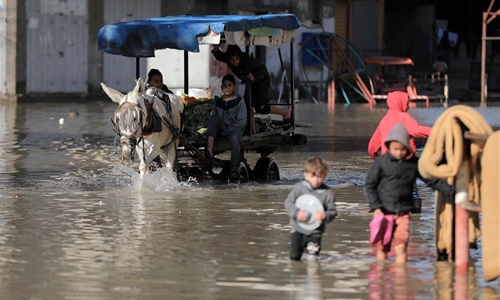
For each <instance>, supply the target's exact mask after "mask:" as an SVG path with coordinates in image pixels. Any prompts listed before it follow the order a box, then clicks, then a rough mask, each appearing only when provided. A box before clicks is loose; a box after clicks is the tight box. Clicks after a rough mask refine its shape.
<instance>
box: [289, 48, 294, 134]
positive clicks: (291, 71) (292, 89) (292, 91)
mask: <svg viewBox="0 0 500 300" xmlns="http://www.w3.org/2000/svg"><path fill="white" fill-rule="evenodd" d="M290 61H291V64H290V91H291V93H292V95H293V94H294V91H295V87H294V83H295V74H294V70H293V64H294V57H293V41H292V42H290ZM291 98H294V97H291ZM291 102H292V103H291V104H292V116H293V118H292V128H295V99H291Z"/></svg>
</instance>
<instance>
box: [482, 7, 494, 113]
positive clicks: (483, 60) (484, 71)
mask: <svg viewBox="0 0 500 300" xmlns="http://www.w3.org/2000/svg"><path fill="white" fill-rule="evenodd" d="M492 3H493V1H492ZM490 6H491V5H490ZM487 19H488V13H487V12H485V13H483V22H482V34H481V106H483V107H484V106H485V102H486V86H485V84H486V83H485V76H486V21H487Z"/></svg>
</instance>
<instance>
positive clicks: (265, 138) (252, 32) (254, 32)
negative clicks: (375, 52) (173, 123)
mask: <svg viewBox="0 0 500 300" xmlns="http://www.w3.org/2000/svg"><path fill="white" fill-rule="evenodd" d="M299 27H300V24H299V22H298V20H297V17H296V16H295V15H293V14H269V15H259V16H239V15H208V16H191V15H184V16H172V17H164V18H151V19H144V20H137V21H131V22H122V23H115V24H109V25H106V26H103V27H102V28H101V29H100V30H99V33H98V45H99V49H100V50H104V51H105V52H106V53H110V54H115V55H122V56H127V57H135V59H136V78H139V77H140V76H139V69H140V68H139V66H140V58H141V57H153V56H155V53H154V52H155V50H158V49H166V48H169V49H178V50H182V51H184V92H185V93H186V94H187V92H188V88H189V82H188V81H189V80H188V78H189V77H188V55H187V53H188V51H191V52H199V45H200V44H220V43H227V44H235V45H243V46H245V53H246V55H248V53H249V47H250V46H267V47H273V46H278V45H282V44H286V43H289V44H290V48H289V51H290V59H291V60H292V62H291V64H290V72H285V74H289V76H290V80H289V89H287V88H285V90H286V93H285V96H286V97H285V98H286V100H287V101H286V103H284V104H278V103H269V104H270V105H287V106H290V107H291V108H292V115H293V116H295V113H294V111H295V107H294V102H293V101H292V100H291V95H293V93H292V91H293V90H294V78H293V77H294V71H293V40H294V38H295V30H296V29H297V28H299ZM278 54H279V58H280V61H281V63H282V64H281V65H282V67H283V70H284V71H285V67H284V64H283V60H282V55H281V51H280V49H279V48H278ZM284 78H285V87H288V85H287V82H286V81H287V77H286V76H285V77H284ZM247 84H249V83H247ZM247 90H249V86H248V85H247ZM250 99H251V98H250V95H249V93H245V102H246V105H247V108H249V107H251V104H250V103H251V100H250ZM250 124H251V122H250V110H249V113H248V122H247V126H249V125H250ZM295 126H296V124H295V120H294V119H293V120H292V127H291V130H290V131H288V133H286V134H283V130H282V128H281V127H279V125H278V128H277V129H273V130H268V131H265V132H261V133H256V134H252V132H251V130H249V128H247V130H246V131H245V132H246V134H245V135H244V136H243V138H242V149H241V151H242V154H244V153H245V152H247V151H256V152H257V153H259V154H260V158H259V159H258V160H257V162H256V164H255V166H253V168H252V167H251V166H249V164H248V163H247V160H246V158H245V156H244V155H242V161H241V163H240V168H239V171H240V182H246V181H250V180H256V181H274V180H279V179H280V174H279V169H278V164H277V162H276V161H275V159H274V158H272V157H271V156H270V154H272V153H273V151H274V150H275V149H276V146H275V145H272V141H276V140H278V141H280V142H281V143H282V144H284V145H293V144H298V143H305V142H306V141H307V139H306V137H305V136H303V135H299V134H295V132H294V131H295ZM177 135H178V138H179V140H180V143H179V147H178V148H177V159H176V163H175V171H176V173H177V177H178V179H179V181H184V180H188V179H189V178H192V177H195V178H197V179H202V178H205V177H209V178H212V179H218V180H222V181H225V180H227V179H228V178H229V174H230V173H229V172H230V170H229V164H230V161H229V160H213V159H210V158H209V157H208V155H207V154H206V151H205V146H206V138H204V137H197V138H190V137H186V136H185V135H184V134H183V132H182V131H180V130H179V132H177ZM230 149H231V146H230V144H229V142H228V141H225V140H223V139H217V140H216V143H215V145H214V154H215V155H217V154H220V153H223V152H225V151H228V150H230Z"/></svg>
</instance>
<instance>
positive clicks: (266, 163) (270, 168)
mask: <svg viewBox="0 0 500 300" xmlns="http://www.w3.org/2000/svg"><path fill="white" fill-rule="evenodd" d="M253 174H254V179H255V180H258V181H262V182H268V181H276V180H280V171H279V169H278V164H277V163H276V160H275V159H274V158H272V157H261V158H259V160H257V163H256V164H255V168H254V170H253Z"/></svg>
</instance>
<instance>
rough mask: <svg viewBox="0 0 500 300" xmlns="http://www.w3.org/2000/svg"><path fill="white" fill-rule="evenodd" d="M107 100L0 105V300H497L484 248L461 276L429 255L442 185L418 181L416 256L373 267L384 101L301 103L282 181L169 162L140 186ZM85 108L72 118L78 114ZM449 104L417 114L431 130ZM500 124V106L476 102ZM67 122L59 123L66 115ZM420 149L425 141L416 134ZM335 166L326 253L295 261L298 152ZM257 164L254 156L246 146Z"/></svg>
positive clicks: (499, 288) (499, 289)
mask: <svg viewBox="0 0 500 300" xmlns="http://www.w3.org/2000/svg"><path fill="white" fill-rule="evenodd" d="M115 108H116V106H115V104H113V103H111V101H84V100H82V101H79V102H63V103H54V102H42V101H37V102H31V103H30V102H20V103H12V102H2V103H0V115H1V117H0V187H1V189H0V299H273V300H277V299H314V300H316V299H499V298H500V283H499V282H498V280H497V281H494V282H490V283H486V282H484V280H483V279H482V271H481V258H480V254H481V252H480V249H479V250H471V256H472V261H471V267H470V269H469V272H468V275H467V276H465V277H457V278H455V276H454V266H453V264H450V263H447V262H438V263H436V262H434V252H435V251H434V242H433V222H434V221H433V208H432V205H433V204H432V203H433V200H432V197H433V193H432V191H430V190H429V189H428V188H426V187H424V186H420V187H419V190H420V195H421V197H423V198H424V207H423V213H422V214H420V215H414V216H413V217H412V229H411V234H412V235H411V241H410V245H409V253H410V258H409V259H410V261H409V262H408V263H407V264H406V265H397V264H395V263H394V257H391V258H390V259H389V261H388V262H386V263H383V264H378V263H377V262H376V261H375V258H374V256H373V252H372V250H371V248H370V247H369V244H368V222H369V220H370V217H371V216H370V214H369V213H368V206H367V203H366V201H365V200H364V197H363V193H362V184H363V181H364V178H365V174H366V171H367V168H368V167H369V164H370V162H371V161H370V159H369V158H368V156H367V155H366V151H365V149H366V145H367V142H368V139H369V136H370V134H371V133H372V132H373V131H374V129H375V127H376V125H377V123H378V121H379V120H380V119H381V118H382V116H383V115H384V114H385V112H386V108H384V107H382V106H381V107H377V108H374V109H369V107H368V106H367V105H365V104H354V105H350V106H344V105H342V104H336V105H335V106H328V105H327V104H319V105H314V104H308V103H299V104H298V105H297V109H296V120H297V121H301V122H308V123H312V124H313V125H314V127H313V128H299V129H297V132H299V133H304V134H306V135H307V137H308V144H307V145H303V146H295V147H293V148H283V147H280V148H278V150H277V151H276V152H275V153H273V155H272V156H273V157H275V158H276V160H277V162H278V165H279V167H280V172H281V176H282V180H281V181H280V182H278V183H274V184H258V183H246V184H242V185H240V186H238V185H234V184H232V185H216V184H213V182H209V181H193V182H190V183H182V184H178V183H176V182H175V181H174V180H173V179H172V176H170V175H169V174H168V173H166V172H165V171H160V172H157V173H154V174H151V175H149V176H148V177H146V179H145V183H144V185H143V188H142V189H138V188H137V182H138V175H137V166H133V167H130V166H122V165H120V164H119V155H118V154H115V147H114V140H115V135H114V132H113V130H112V125H111V123H110V121H109V118H110V117H111V116H112V113H113V111H114V109H115ZM73 110H74V111H76V112H78V114H79V115H78V116H76V117H74V118H71V117H70V116H69V113H70V112H71V111H73ZM442 111H443V108H438V107H435V108H430V109H425V108H416V109H413V110H411V113H412V114H413V115H414V116H415V117H416V118H417V120H419V121H420V122H421V123H423V124H428V125H431V124H432V123H433V122H434V121H435V119H436V118H437V117H438V116H439V114H440V113H441V112H442ZM480 112H481V114H482V115H483V116H484V117H485V118H486V119H487V120H488V121H489V122H490V123H491V124H492V125H494V126H496V127H497V128H498V126H499V124H498V123H499V116H500V110H499V108H498V107H493V108H485V109H480ZM61 119H64V120H61ZM420 144H421V146H422V145H423V143H420ZM312 155H321V156H322V157H324V158H325V159H326V160H327V162H328V163H329V165H330V166H331V172H330V174H329V176H328V179H327V183H328V184H330V185H332V186H333V187H334V190H335V193H336V200H337V206H338V210H339V215H338V217H337V218H336V219H335V220H334V221H333V222H332V223H330V224H329V225H327V232H326V233H325V235H324V239H323V247H322V254H321V256H320V261H319V262H317V263H314V262H306V261H304V262H293V263H292V262H290V261H289V259H288V251H289V244H288V242H289V227H288V225H287V224H288V219H287V215H286V214H285V212H284V207H283V201H284V198H285V197H286V195H287V193H288V192H289V191H290V189H291V188H292V186H293V185H294V184H295V183H296V182H298V181H299V180H301V176H302V164H303V161H304V160H305V159H306V158H308V157H310V156H312ZM247 158H248V161H249V162H250V165H252V164H253V163H255V161H256V159H257V156H256V154H254V153H249V154H247Z"/></svg>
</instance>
